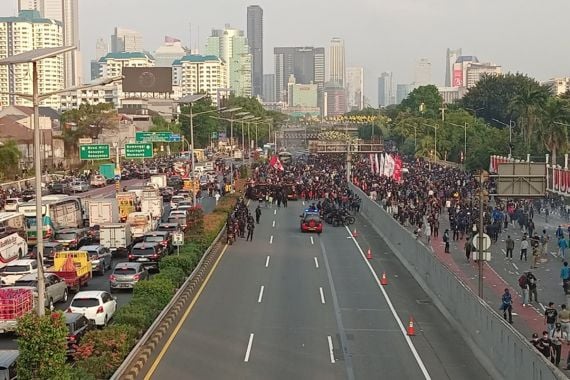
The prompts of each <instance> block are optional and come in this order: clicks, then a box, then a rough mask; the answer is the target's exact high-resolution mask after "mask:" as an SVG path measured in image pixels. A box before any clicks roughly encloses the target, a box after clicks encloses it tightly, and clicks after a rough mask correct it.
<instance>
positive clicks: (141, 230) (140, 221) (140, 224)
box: [127, 212, 158, 242]
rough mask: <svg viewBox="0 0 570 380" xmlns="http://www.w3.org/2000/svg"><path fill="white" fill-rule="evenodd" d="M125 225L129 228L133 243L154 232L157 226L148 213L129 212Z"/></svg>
mask: <svg viewBox="0 0 570 380" xmlns="http://www.w3.org/2000/svg"><path fill="white" fill-rule="evenodd" d="M127 224H129V225H130V226H131V233H132V238H133V240H134V242H137V241H140V240H142V238H143V236H144V234H146V233H147V232H150V231H154V229H155V228H156V226H157V225H158V223H156V221H155V220H154V219H153V218H152V215H151V214H150V212H131V213H130V214H129V216H128V217H127Z"/></svg>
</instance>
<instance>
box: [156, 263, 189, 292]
mask: <svg viewBox="0 0 570 380" xmlns="http://www.w3.org/2000/svg"><path fill="white" fill-rule="evenodd" d="M154 279H159V280H163V279H164V280H168V281H170V282H171V283H172V286H174V287H175V288H179V287H180V285H182V284H183V283H184V280H185V279H186V274H185V273H184V271H183V270H182V269H181V268H176V267H167V268H165V269H161V270H160V273H159V274H157V275H156V276H154Z"/></svg>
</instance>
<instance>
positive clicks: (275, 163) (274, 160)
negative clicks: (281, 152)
mask: <svg viewBox="0 0 570 380" xmlns="http://www.w3.org/2000/svg"><path fill="white" fill-rule="evenodd" d="M269 166H271V167H272V168H274V169H277V170H281V171H283V170H285V169H284V168H283V164H281V161H279V158H277V156H275V155H273V156H272V157H271V160H270V161H269Z"/></svg>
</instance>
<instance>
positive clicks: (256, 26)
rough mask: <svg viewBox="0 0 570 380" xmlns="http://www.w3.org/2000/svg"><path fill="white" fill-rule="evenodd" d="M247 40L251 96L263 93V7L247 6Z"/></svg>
mask: <svg viewBox="0 0 570 380" xmlns="http://www.w3.org/2000/svg"><path fill="white" fill-rule="evenodd" d="M247 41H248V43H249V49H250V53H251V66H252V70H251V73H252V74H251V87H252V94H253V96H261V95H262V94H263V9H262V8H261V7H260V6H259V5H250V6H249V7H247Z"/></svg>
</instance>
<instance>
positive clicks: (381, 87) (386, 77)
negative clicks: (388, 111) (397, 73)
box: [378, 72, 396, 107]
mask: <svg viewBox="0 0 570 380" xmlns="http://www.w3.org/2000/svg"><path fill="white" fill-rule="evenodd" d="M395 103H396V99H395V96H394V78H393V76H392V73H391V72H384V73H382V74H380V77H379V78H378V105H379V106H380V107H386V106H389V105H391V104H395Z"/></svg>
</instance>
